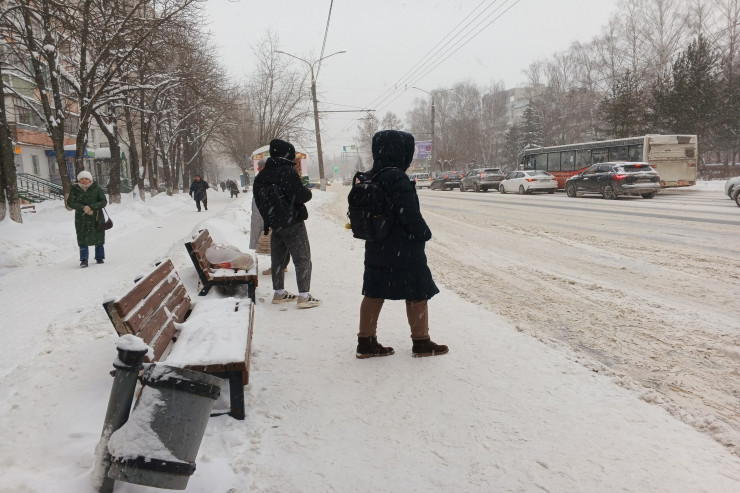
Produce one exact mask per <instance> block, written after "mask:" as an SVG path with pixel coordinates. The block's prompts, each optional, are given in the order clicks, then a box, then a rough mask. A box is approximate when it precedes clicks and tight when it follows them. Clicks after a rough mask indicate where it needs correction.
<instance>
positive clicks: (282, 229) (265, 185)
mask: <svg viewBox="0 0 740 493" xmlns="http://www.w3.org/2000/svg"><path fill="white" fill-rule="evenodd" d="M294 159H295V148H294V147H293V145H292V144H290V143H289V142H285V141H283V140H280V139H273V140H272V141H271V142H270V157H269V158H268V159H267V161H266V162H265V168H264V169H263V170H262V171H260V172H259V173H258V174H257V176H256V177H255V178H254V184H253V189H252V192H253V194H254V199H255V202H256V204H257V208H258V209H259V211H260V214H261V215H262V218H263V220H264V233H265V234H267V232H268V230H269V229H270V228H272V235H271V237H270V256H271V259H270V260H271V265H270V269H271V271H272V288H273V289H274V290H275V294H274V296H273V298H272V302H273V303H285V302H289V301H296V302H297V305H298V308H312V307H315V306H319V305H320V304H321V300H318V299H316V298H314V297H313V296H311V293H310V292H309V290H310V289H311V247H310V245H309V243H308V233H307V232H306V225H305V224H304V221H305V220H306V219H308V210H307V209H306V206H305V205H304V204H305V203H306V202H308V201H309V200H311V197H312V195H311V190H309V189H308V188H306V187H304V186H303V183H301V178H300V176H298V174H297V173H296V172H295V169H294V168H293V166H294V164H295V163H294V162H293V160H294ZM291 256H292V257H293V264H294V265H295V275H296V281H297V284H298V296H296V295H294V294H291V293H289V292H288V291H286V290H285V285H284V283H285V268H286V267H288V261H289V259H290V257H291Z"/></svg>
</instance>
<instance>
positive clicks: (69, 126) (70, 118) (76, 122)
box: [64, 115, 80, 135]
mask: <svg viewBox="0 0 740 493" xmlns="http://www.w3.org/2000/svg"><path fill="white" fill-rule="evenodd" d="M79 126H80V119H79V118H78V117H76V116H74V115H67V118H65V119H64V133H67V134H72V135H74V134H76V133H77V130H78V129H79Z"/></svg>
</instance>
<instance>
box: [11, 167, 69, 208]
mask: <svg viewBox="0 0 740 493" xmlns="http://www.w3.org/2000/svg"><path fill="white" fill-rule="evenodd" d="M16 182H17V184H18V195H19V196H20V197H21V198H22V199H23V200H27V201H28V202H42V201H44V200H48V199H57V200H64V189H63V188H62V186H61V185H58V184H56V183H54V182H51V181H49V180H44V179H43V178H39V177H38V176H35V175H31V174H29V173H17V174H16Z"/></svg>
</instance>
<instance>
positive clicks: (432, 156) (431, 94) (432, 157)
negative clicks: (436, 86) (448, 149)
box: [411, 86, 437, 169]
mask: <svg viewBox="0 0 740 493" xmlns="http://www.w3.org/2000/svg"><path fill="white" fill-rule="evenodd" d="M411 89H416V90H417V91H421V92H425V93H427V94H429V95H430V96H431V97H432V152H431V156H430V157H431V161H432V166H434V163H435V161H434V155H435V153H436V151H435V149H436V148H437V146H435V145H434V93H432V92H429V91H425V90H424V89H421V88H418V87H416V86H413V87H411ZM430 169H431V167H430Z"/></svg>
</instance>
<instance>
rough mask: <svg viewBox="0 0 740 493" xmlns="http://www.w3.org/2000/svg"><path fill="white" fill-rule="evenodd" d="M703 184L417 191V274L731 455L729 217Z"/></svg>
mask: <svg viewBox="0 0 740 493" xmlns="http://www.w3.org/2000/svg"><path fill="white" fill-rule="evenodd" d="M713 185H714V186H713V187H710V188H706V189H702V188H701V187H692V188H691V189H681V190H664V191H663V192H661V194H659V195H658V196H657V197H656V198H655V199H652V200H646V199H642V198H640V197H624V198H620V199H619V200H616V201H606V200H603V199H601V198H600V197H596V196H593V197H582V198H578V199H574V198H568V197H567V196H565V194H564V193H557V194H555V195H548V194H536V195H524V196H522V195H512V194H506V195H501V194H500V193H498V192H489V193H477V194H476V193H472V192H467V193H461V192H460V191H459V190H452V191H447V192H443V191H431V190H421V191H419V198H420V201H421V205H422V212H423V214H424V217H425V218H426V220H427V222H428V223H429V226H430V227H431V229H432V232H433V234H434V238H433V239H432V240H431V241H430V242H429V244H428V245H427V255H428V257H429V265H430V268H431V269H432V271H433V273H434V275H435V279H436V280H437V281H438V282H439V283H440V284H443V285H444V286H445V287H447V288H448V289H450V290H452V291H454V292H456V293H457V294H458V295H460V296H461V297H463V298H464V299H466V300H468V301H472V302H474V303H476V304H479V305H481V306H483V307H485V308H486V309H488V310H490V311H492V312H494V313H496V314H498V315H501V316H503V317H505V318H507V319H509V320H510V321H511V322H512V323H513V324H514V325H515V326H516V327H517V329H518V330H520V331H522V332H525V333H528V334H530V335H532V336H533V337H536V338H538V339H540V340H542V341H543V342H545V343H547V344H550V345H553V346H558V347H561V348H563V349H565V350H566V351H569V352H571V354H572V357H573V358H574V359H576V360H578V361H579V362H580V363H581V364H583V365H585V366H587V367H589V368H592V369H593V370H594V371H598V372H600V373H603V374H606V375H609V376H611V377H612V378H613V379H614V380H615V382H617V383H618V384H619V385H622V386H624V387H626V388H629V389H631V390H633V391H635V392H636V393H637V394H638V395H639V396H640V397H641V398H642V399H644V400H646V401H648V402H652V403H654V404H657V405H660V406H663V407H664V408H665V409H667V410H668V411H669V412H670V413H671V414H673V415H674V416H676V417H677V418H679V419H681V420H683V421H684V422H686V423H688V424H690V425H692V426H695V427H696V428H698V429H700V430H702V431H704V432H706V433H708V434H710V435H711V436H713V437H714V438H715V439H717V440H719V441H720V442H721V443H723V444H724V445H726V446H728V447H729V448H730V449H731V450H733V451H734V452H735V453H736V454H737V453H740V412H739V410H740V378H739V377H740V298H739V297H738V292H740V208H738V207H737V206H736V205H735V203H734V202H733V201H731V200H730V199H728V198H727V197H726V196H725V195H724V194H723V193H722V192H721V188H719V187H717V186H716V185H717V184H713ZM334 188H338V187H334ZM337 197H338V199H337V203H336V206H335V207H336V209H335V210H336V213H337V214H343V213H344V211H346V206H345V204H346V202H343V200H344V199H343V197H346V193H343V192H339V193H338V194H337Z"/></svg>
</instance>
